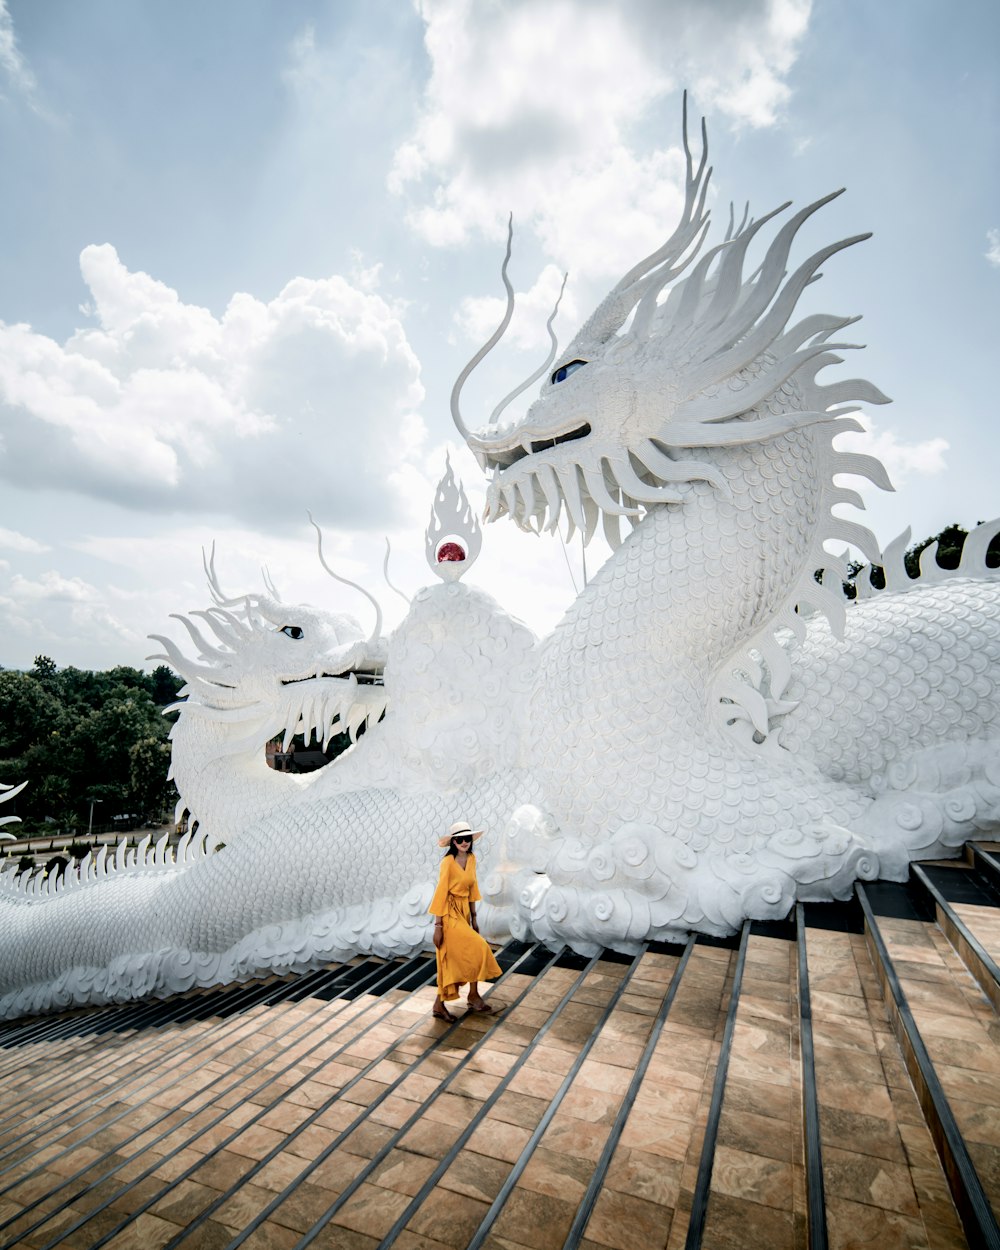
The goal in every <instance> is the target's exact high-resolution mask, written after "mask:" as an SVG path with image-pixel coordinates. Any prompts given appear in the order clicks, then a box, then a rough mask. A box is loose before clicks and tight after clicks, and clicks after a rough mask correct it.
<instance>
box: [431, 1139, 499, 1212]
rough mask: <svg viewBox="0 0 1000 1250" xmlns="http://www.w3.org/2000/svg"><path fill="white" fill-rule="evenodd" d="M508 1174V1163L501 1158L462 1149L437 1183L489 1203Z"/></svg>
mask: <svg viewBox="0 0 1000 1250" xmlns="http://www.w3.org/2000/svg"><path fill="white" fill-rule="evenodd" d="M509 1175H510V1164H509V1163H506V1162H504V1161H503V1160H502V1159H488V1158H487V1157H486V1156H485V1155H480V1154H471V1153H466V1152H465V1151H462V1152H461V1154H459V1156H458V1158H457V1159H456V1160H455V1162H454V1163H453V1164H452V1165H451V1167H450V1168H449V1169H448V1171H447V1172H445V1174H444V1176H442V1177H441V1180H440V1181H439V1184H440V1185H441V1187H442V1188H443V1189H451V1190H453V1191H454V1192H455V1193H456V1194H464V1195H465V1196H466V1197H467V1198H476V1199H478V1200H479V1201H480V1202H486V1203H490V1202H492V1201H493V1199H494V1198H495V1197H496V1196H497V1194H498V1193H499V1192H500V1188H501V1186H502V1185H503V1183H504V1181H506V1179H507V1177H508V1176H509ZM414 1192H415V1191H414Z"/></svg>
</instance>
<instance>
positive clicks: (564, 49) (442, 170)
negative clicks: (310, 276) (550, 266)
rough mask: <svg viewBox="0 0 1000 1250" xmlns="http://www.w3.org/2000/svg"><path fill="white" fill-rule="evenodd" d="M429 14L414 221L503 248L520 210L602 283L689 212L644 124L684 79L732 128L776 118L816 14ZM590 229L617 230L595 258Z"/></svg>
mask: <svg viewBox="0 0 1000 1250" xmlns="http://www.w3.org/2000/svg"><path fill="white" fill-rule="evenodd" d="M419 7H420V12H421V15H422V16H423V18H424V21H425V24H426V33H425V43H426V47H427V52H428V55H429V56H430V59H431V66H432V69H431V77H430V81H429V83H428V85H427V89H426V93H425V100H424V107H423V111H422V113H421V115H420V116H419V118H418V120H417V123H416V126H415V128H414V130H413V132H412V134H411V135H410V136H409V138H408V139H407V140H406V142H404V143H403V144H402V145H400V147H399V148H398V149H397V151H396V154H395V158H394V162H393V167H392V170H391V173H390V176H389V186H390V189H392V190H393V191H395V192H397V193H400V194H405V195H406V196H407V197H408V200H409V204H410V213H409V216H410V221H411V223H412V225H413V226H414V227H415V229H416V230H417V231H418V232H419V233H420V234H421V235H423V237H424V238H426V239H427V240H428V241H429V242H431V243H433V244H436V245H454V244H458V243H461V242H463V241H464V240H466V239H467V238H468V237H469V236H470V235H471V234H472V233H474V232H477V231H478V232H482V233H485V234H486V235H488V236H490V237H495V238H498V237H501V235H502V230H503V221H504V217H505V215H506V212H507V210H508V209H509V208H511V207H513V208H514V211H515V216H516V218H517V219H518V220H519V221H525V220H527V221H529V222H530V224H531V225H532V227H533V229H534V230H535V231H536V232H537V234H538V235H539V237H540V238H541V240H542V242H543V243H544V245H545V247H546V248H547V250H548V252H549V254H550V255H552V256H553V257H554V258H555V259H556V260H557V261H558V262H559V263H560V264H565V263H567V262H570V261H571V262H572V264H573V266H574V268H575V269H576V270H577V272H583V271H589V272H596V273H600V274H611V273H615V272H619V271H620V270H621V269H622V268H624V267H626V266H627V265H628V264H629V263H631V261H633V260H634V258H635V256H636V255H637V254H638V253H639V252H640V251H641V250H642V249H643V248H644V247H647V246H648V247H649V248H652V247H653V246H655V245H656V243H658V242H659V241H661V238H662V235H663V233H664V222H665V221H667V222H670V221H671V220H672V219H673V218H674V217H675V216H676V214H677V210H678V207H679V196H678V191H677V187H678V185H679V182H680V178H681V170H682V162H681V156H680V153H679V151H678V150H677V149H676V148H672V149H663V150H653V151H650V152H647V153H646V154H645V155H639V154H637V152H636V151H635V150H634V149H633V147H632V146H631V142H630V134H631V132H632V130H633V129H634V128H635V127H636V125H637V124H638V123H639V122H641V121H642V120H643V119H644V118H646V117H647V116H648V115H649V112H650V110H651V108H652V106H653V105H655V104H656V103H657V102H659V101H661V100H663V98H664V97H665V96H666V95H667V94H668V93H670V92H672V91H674V90H676V88H677V86H678V85H679V84H680V83H687V84H689V85H690V86H691V87H692V89H693V91H694V98H695V101H696V103H697V105H698V106H699V107H702V108H709V107H714V108H716V109H717V110H718V111H720V112H721V113H722V114H723V115H725V116H726V117H728V118H729V119H730V120H731V121H732V122H733V124H735V125H751V126H766V125H770V124H772V123H773V122H774V121H775V119H776V117H777V116H778V114H779V112H780V110H781V108H782V107H783V106H784V104H785V103H786V101H787V99H788V96H789V90H788V87H787V85H786V83H785V78H786V76H787V74H788V72H789V70H790V69H791V67H792V65H793V64H794V61H795V59H796V56H797V53H798V48H799V45H800V42H801V40H802V38H803V35H804V34H805V31H806V28H807V26H808V21H809V16H810V11H811V3H810V0H741V2H739V3H737V2H736V0H680V2H679V3H675V4H671V5H665V4H663V3H662V2H661V0H622V2H621V3H619V4H615V5H609V4H600V3H594V2H591V0H509V2H508V3H505V4H496V5H490V6H484V5H475V4H473V3H472V2H471V0H422V2H421V3H420V6H419ZM672 133H673V132H672ZM595 220H599V221H601V222H602V223H616V225H617V229H612V230H610V231H608V230H605V231H604V234H603V235H602V246H601V249H600V253H599V254H597V255H592V254H588V251H589V249H588V247H587V244H588V242H589V240H590V239H591V238H592V223H593V221H595ZM602 229H604V227H602Z"/></svg>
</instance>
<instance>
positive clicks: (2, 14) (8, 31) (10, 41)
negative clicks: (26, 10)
mask: <svg viewBox="0 0 1000 1250" xmlns="http://www.w3.org/2000/svg"><path fill="white" fill-rule="evenodd" d="M0 71H2V72H3V75H4V77H5V78H6V79H7V81H8V82H9V83H10V85H11V87H13V89H14V90H15V91H17V92H18V93H19V94H21V95H24V96H27V97H29V98H30V97H31V96H32V95H33V93H34V91H35V76H34V74H32V72H31V70H30V69H29V68H28V66H27V64H26V62H25V60H24V57H23V55H22V54H21V49H20V48H19V47H18V44H17V36H16V34H15V33H14V23H13V21H12V20H11V16H10V11H9V9H8V8H7V0H0Z"/></svg>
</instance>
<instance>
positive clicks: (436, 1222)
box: [406, 1186, 489, 1250]
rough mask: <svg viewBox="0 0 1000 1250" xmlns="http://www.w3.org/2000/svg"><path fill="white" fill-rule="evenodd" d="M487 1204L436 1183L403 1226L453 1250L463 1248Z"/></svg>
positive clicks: (483, 1213)
mask: <svg viewBox="0 0 1000 1250" xmlns="http://www.w3.org/2000/svg"><path fill="white" fill-rule="evenodd" d="M488 1210H489V1204H488V1203H486V1202H480V1201H478V1200H477V1199H475V1198H470V1197H468V1196H467V1195H465V1194H458V1193H455V1191H454V1190H451V1189H442V1188H441V1187H440V1186H438V1187H437V1188H435V1189H433V1190H431V1192H430V1194H428V1196H427V1198H426V1200H425V1201H424V1202H423V1204H422V1205H421V1207H420V1209H419V1210H418V1211H416V1212H414V1214H413V1216H412V1217H411V1218H410V1220H409V1222H408V1223H407V1225H406V1227H407V1228H409V1229H411V1230H412V1231H413V1232H415V1233H419V1234H421V1235H422V1236H424V1237H430V1238H431V1239H432V1240H434V1241H437V1242H440V1243H441V1245H443V1246H450V1247H453V1248H454V1250H465V1247H466V1246H468V1244H469V1241H470V1239H471V1238H472V1234H473V1233H474V1232H475V1231H476V1229H477V1228H478V1227H479V1225H480V1224H481V1223H482V1221H483V1217H484V1216H485V1215H486V1212H487V1211H488Z"/></svg>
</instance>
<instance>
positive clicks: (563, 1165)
mask: <svg viewBox="0 0 1000 1250" xmlns="http://www.w3.org/2000/svg"><path fill="white" fill-rule="evenodd" d="M592 1175H593V1165H592V1163H591V1161H590V1160H589V1159H581V1158H579V1157H577V1156H576V1155H569V1154H565V1153H563V1152H562V1151H556V1150H551V1149H550V1148H548V1147H547V1146H539V1147H537V1149H536V1150H535V1152H534V1154H533V1155H532V1156H531V1159H530V1160H529V1162H528V1165H527V1167H526V1168H525V1169H524V1171H523V1172H522V1174H521V1176H520V1179H519V1180H518V1182H517V1183H518V1186H519V1187H520V1188H522V1189H529V1190H531V1192H532V1193H536V1194H547V1195H548V1196H549V1197H550V1198H559V1199H561V1200H563V1201H566V1202H570V1203H572V1204H573V1205H574V1206H576V1205H578V1204H579V1202H580V1200H581V1199H582V1198H583V1195H584V1193H585V1192H586V1189H587V1186H588V1184H589V1183H590V1178H591V1176H592Z"/></svg>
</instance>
